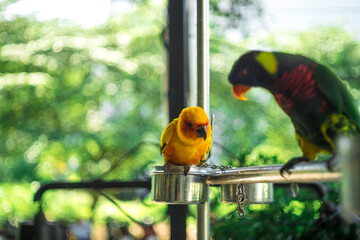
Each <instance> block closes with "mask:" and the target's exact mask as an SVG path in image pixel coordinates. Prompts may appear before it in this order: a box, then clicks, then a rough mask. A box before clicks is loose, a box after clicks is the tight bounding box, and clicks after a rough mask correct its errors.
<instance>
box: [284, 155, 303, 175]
mask: <svg viewBox="0 0 360 240" xmlns="http://www.w3.org/2000/svg"><path fill="white" fill-rule="evenodd" d="M308 161H309V159H308V158H307V157H294V158H292V159H290V160H289V161H288V162H287V163H285V164H284V165H283V166H282V167H281V169H280V175H281V176H282V177H283V178H285V177H284V172H287V173H288V174H289V175H290V174H291V172H290V169H292V168H293V167H294V166H295V165H296V164H298V163H300V162H308Z"/></svg>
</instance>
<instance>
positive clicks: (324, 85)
mask: <svg viewBox="0 0 360 240" xmlns="http://www.w3.org/2000/svg"><path fill="white" fill-rule="evenodd" d="M313 76H314V78H315V81H316V83H317V84H318V87H319V90H320V91H321V92H322V93H323V94H324V95H325V97H326V98H327V100H328V101H329V102H331V104H332V105H333V106H334V107H335V109H336V111H337V112H338V113H345V114H346V115H347V116H348V117H349V119H350V120H351V121H353V123H354V124H355V125H356V126H357V127H358V128H360V115H359V111H358V109H357V107H356V105H355V101H354V99H353V97H352V96H351V94H350V92H349V91H348V89H347V88H346V86H345V85H344V83H343V82H342V80H340V78H339V77H338V76H337V75H336V74H335V73H334V72H333V71H332V70H331V69H329V68H327V67H325V66H323V65H321V64H318V65H317V66H316V67H315V68H314V74H313Z"/></svg>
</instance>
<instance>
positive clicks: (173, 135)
mask: <svg viewBox="0 0 360 240" xmlns="http://www.w3.org/2000/svg"><path fill="white" fill-rule="evenodd" d="M211 144H212V139H211V126H210V123H209V118H208V117H207V115H206V113H205V111H204V110H203V109H202V108H201V107H188V108H185V109H183V110H182V111H181V113H180V115H179V118H175V119H174V120H173V121H172V122H171V123H170V124H169V125H168V126H167V127H166V128H165V129H164V131H163V133H162V135H161V139H160V149H161V153H162V154H163V155H164V161H165V169H166V171H167V172H169V171H171V167H172V165H183V166H185V175H186V174H187V173H188V171H189V169H190V165H198V164H199V163H200V161H203V160H206V159H207V157H208V154H209V153H210V149H211Z"/></svg>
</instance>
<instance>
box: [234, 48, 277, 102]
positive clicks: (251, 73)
mask: <svg viewBox="0 0 360 240" xmlns="http://www.w3.org/2000/svg"><path fill="white" fill-rule="evenodd" d="M276 72H277V60H276V57H275V55H274V53H271V52H261V51H250V52H247V53H245V54H244V55H242V56H241V57H240V58H239V59H238V60H237V61H236V62H235V64H234V66H233V67H232V69H231V72H230V74H229V76H228V79H229V81H230V83H231V84H232V85H233V88H232V89H233V93H234V95H235V96H236V97H237V98H238V99H240V100H246V97H245V96H244V94H245V93H246V92H247V91H249V90H250V88H251V87H256V86H261V87H264V88H266V89H268V90H270V89H272V86H273V84H274V81H275V75H276Z"/></svg>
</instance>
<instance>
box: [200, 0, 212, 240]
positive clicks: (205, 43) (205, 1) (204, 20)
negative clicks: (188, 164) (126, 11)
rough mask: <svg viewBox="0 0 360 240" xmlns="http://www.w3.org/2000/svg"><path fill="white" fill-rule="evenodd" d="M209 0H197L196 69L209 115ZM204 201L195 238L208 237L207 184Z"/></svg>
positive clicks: (206, 238)
mask: <svg viewBox="0 0 360 240" xmlns="http://www.w3.org/2000/svg"><path fill="white" fill-rule="evenodd" d="M209 55H210V54H209V0H197V70H198V79H197V83H198V91H197V94H198V95H197V99H198V106H200V107H202V108H203V109H204V110H205V112H206V113H207V114H208V116H210V101H209V100H210V99H209V95H210V72H209ZM205 199H206V200H205V203H204V204H199V205H197V239H198V240H208V239H210V204H209V185H206V197H205Z"/></svg>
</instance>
